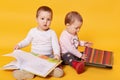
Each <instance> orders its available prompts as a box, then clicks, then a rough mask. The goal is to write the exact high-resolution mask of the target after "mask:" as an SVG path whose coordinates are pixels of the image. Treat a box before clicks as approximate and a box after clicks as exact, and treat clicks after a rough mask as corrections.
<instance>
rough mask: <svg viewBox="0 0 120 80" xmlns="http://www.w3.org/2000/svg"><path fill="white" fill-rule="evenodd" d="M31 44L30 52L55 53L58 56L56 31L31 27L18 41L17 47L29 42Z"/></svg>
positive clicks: (58, 48)
mask: <svg viewBox="0 0 120 80" xmlns="http://www.w3.org/2000/svg"><path fill="white" fill-rule="evenodd" d="M30 43H31V44H32V46H31V52H33V53H37V54H41V55H51V54H53V53H54V54H57V55H59V56H60V47H59V43H58V39H57V35H56V33H55V32H54V31H53V30H51V29H49V30H47V31H41V30H38V29H37V27H36V28H32V29H31V30H30V31H29V33H28V35H27V37H26V38H25V39H24V40H22V41H21V42H20V43H18V45H19V47H20V48H22V47H25V46H27V45H29V44H30Z"/></svg>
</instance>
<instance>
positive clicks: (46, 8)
mask: <svg viewBox="0 0 120 80" xmlns="http://www.w3.org/2000/svg"><path fill="white" fill-rule="evenodd" d="M40 11H48V12H50V13H51V18H52V16H53V11H52V9H51V8H49V7H48V6H41V7H39V8H38V9H37V12H36V18H37V17H38V16H39V13H40Z"/></svg>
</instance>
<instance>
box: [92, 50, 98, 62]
mask: <svg viewBox="0 0 120 80" xmlns="http://www.w3.org/2000/svg"><path fill="white" fill-rule="evenodd" d="M97 56H98V51H97V50H96V49H94V57H93V60H92V62H93V63H96V61H97Z"/></svg>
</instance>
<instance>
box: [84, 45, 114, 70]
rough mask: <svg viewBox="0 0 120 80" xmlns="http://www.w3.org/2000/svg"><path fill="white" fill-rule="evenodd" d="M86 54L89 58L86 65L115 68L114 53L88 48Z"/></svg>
mask: <svg viewBox="0 0 120 80" xmlns="http://www.w3.org/2000/svg"><path fill="white" fill-rule="evenodd" d="M84 53H85V54H86V56H87V59H86V65H91V66H97V67H105V68H112V66H113V52H112V51H106V50H100V49H93V48H90V47H86V48H85V51H84Z"/></svg>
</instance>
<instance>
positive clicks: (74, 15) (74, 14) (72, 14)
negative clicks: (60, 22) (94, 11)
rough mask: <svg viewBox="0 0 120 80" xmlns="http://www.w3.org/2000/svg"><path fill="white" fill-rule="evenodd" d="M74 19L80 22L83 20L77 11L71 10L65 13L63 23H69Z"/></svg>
mask: <svg viewBox="0 0 120 80" xmlns="http://www.w3.org/2000/svg"><path fill="white" fill-rule="evenodd" d="M76 19H77V20H78V21H80V22H83V18H82V16H81V15H80V14H79V13H78V12H76V11H71V12H69V13H67V15H66V16H65V22H64V23H65V25H66V24H70V25H71V24H72V23H73V22H74V21H75V20H76Z"/></svg>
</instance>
